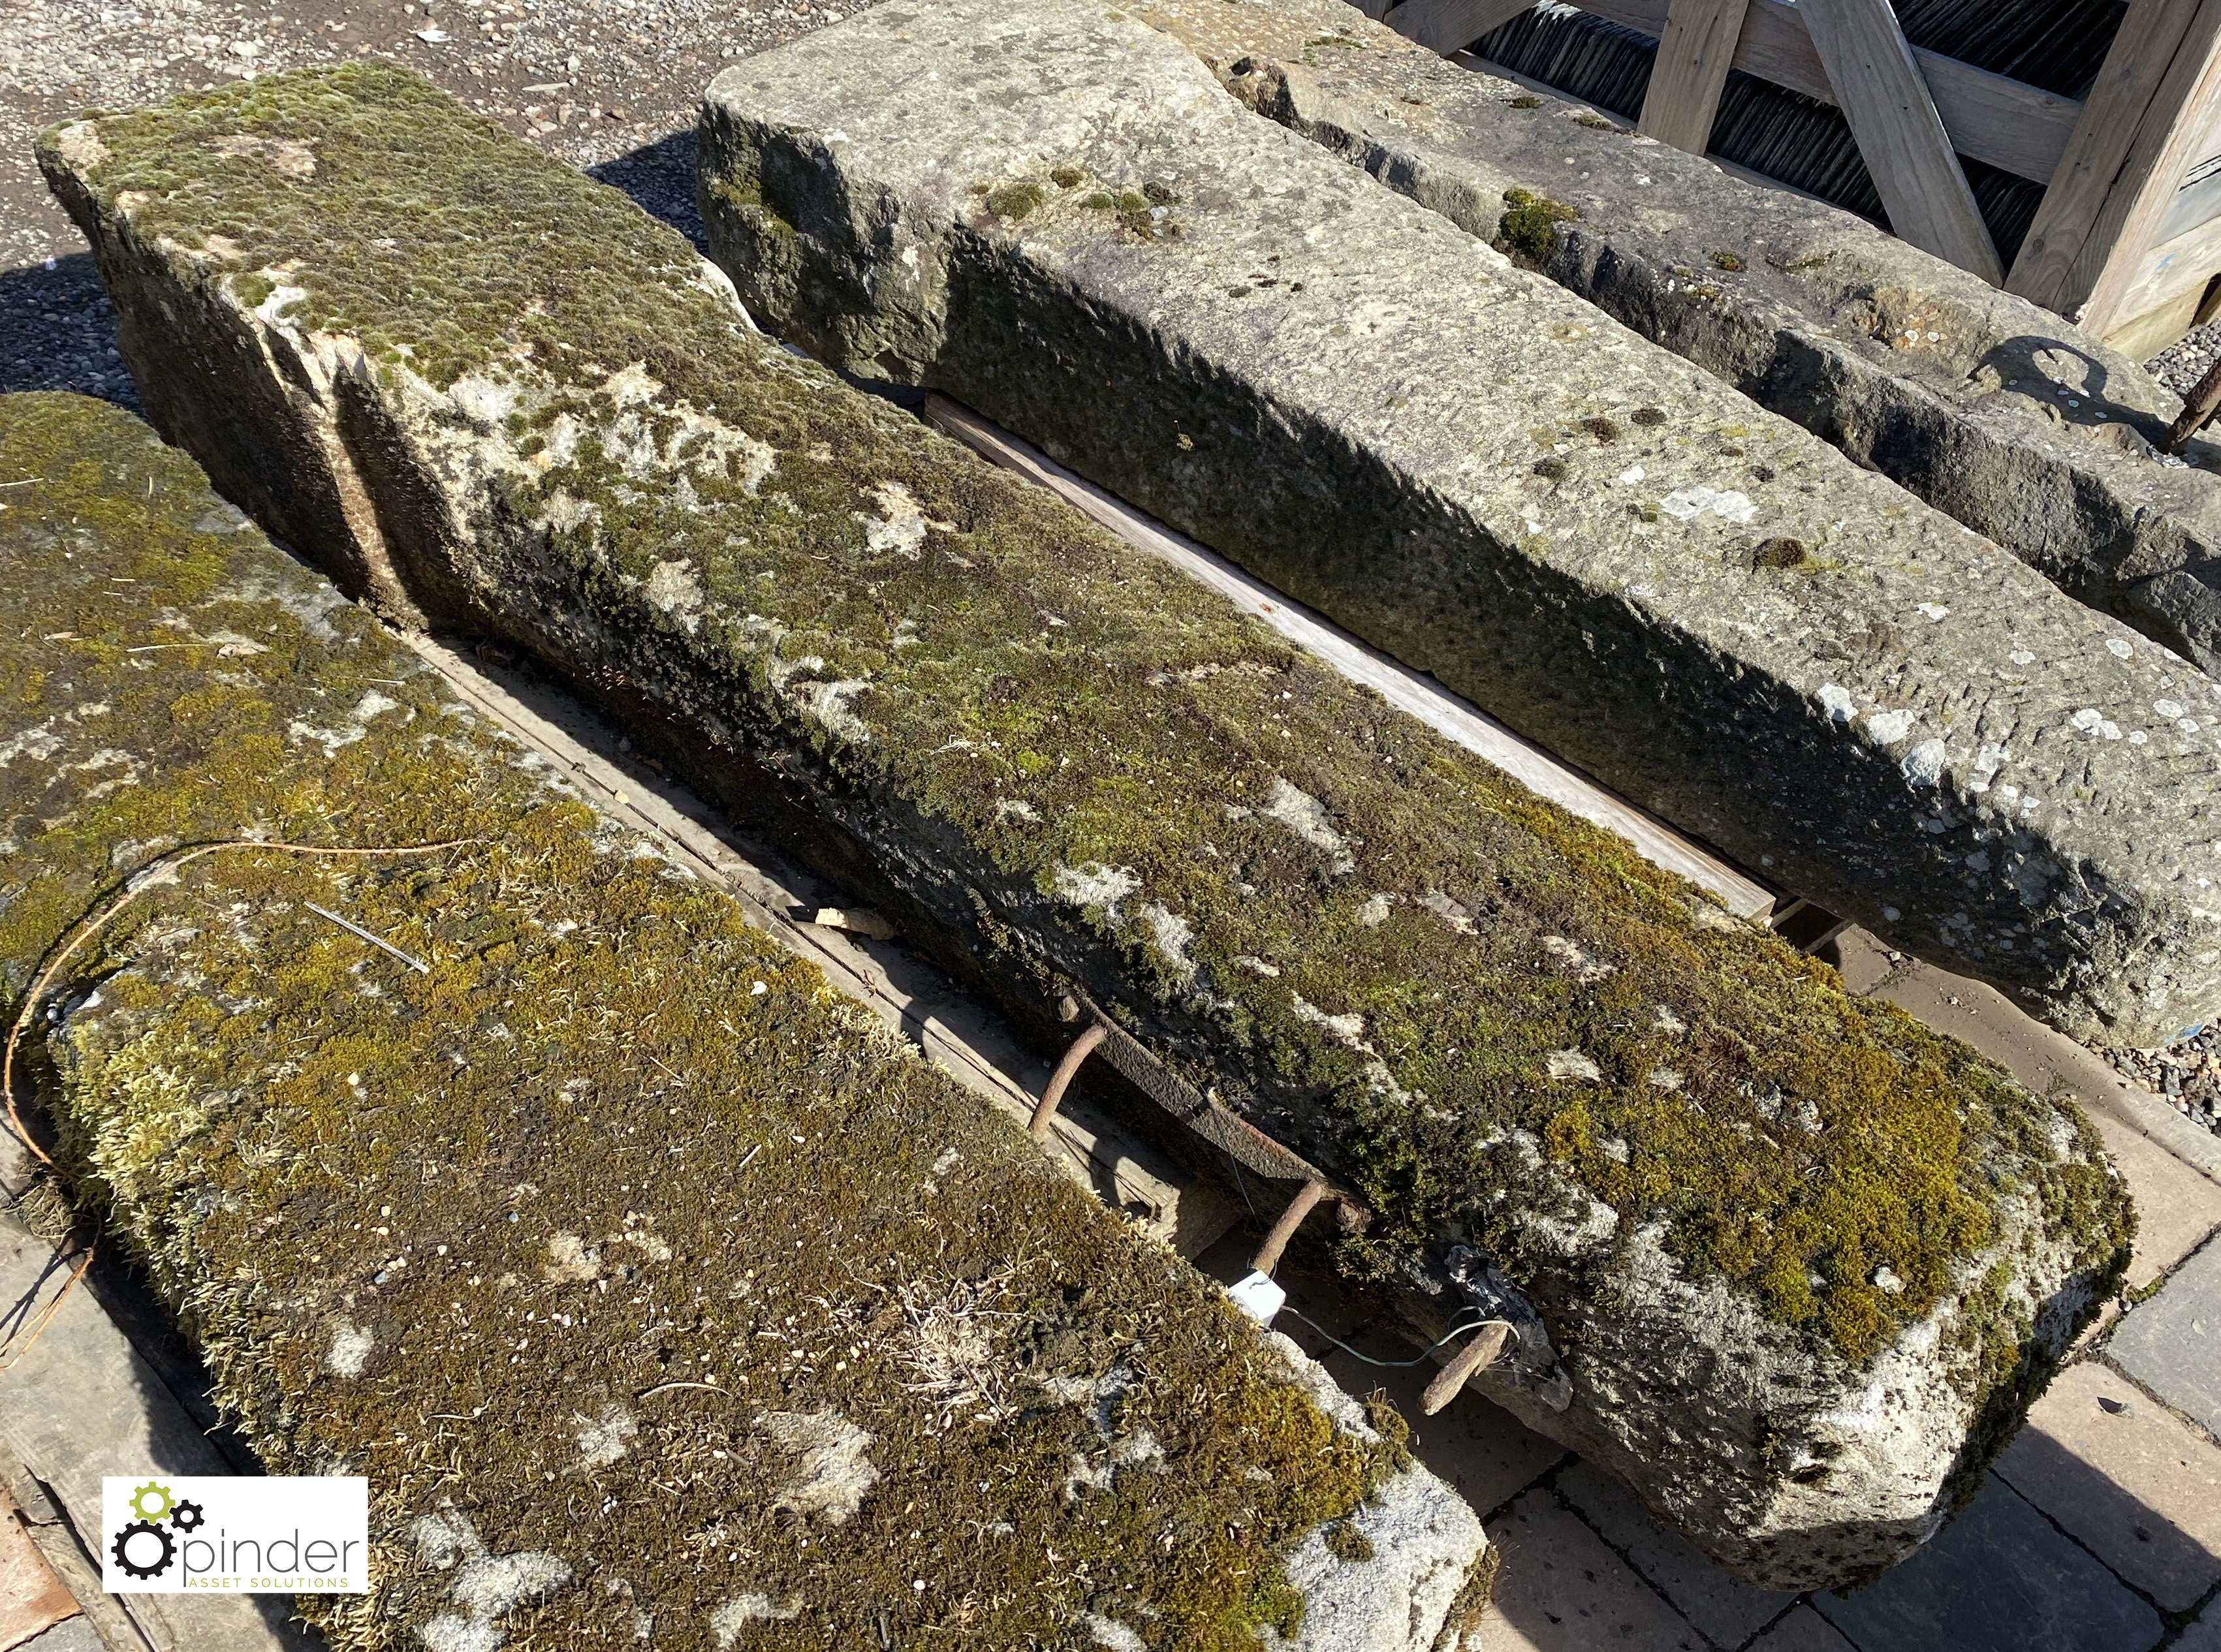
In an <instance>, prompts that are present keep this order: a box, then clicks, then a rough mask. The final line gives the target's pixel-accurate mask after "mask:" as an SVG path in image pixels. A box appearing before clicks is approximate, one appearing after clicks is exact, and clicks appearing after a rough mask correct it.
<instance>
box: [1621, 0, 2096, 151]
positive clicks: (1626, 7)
mask: <svg viewBox="0 0 2221 1652" xmlns="http://www.w3.org/2000/svg"><path fill="white" fill-rule="evenodd" d="M1580 5H1581V9H1582V10H1584V11H1588V12H1593V13H1594V14H1595V15H1596V16H1599V17H1604V18H1607V19H1609V20H1610V21H1611V22H1616V23H1619V24H1621V25H1623V26H1624V27H1626V28H1632V29H1636V30H1639V31H1640V32H1642V33H1643V34H1653V35H1655V34H1661V31H1662V30H1663V29H1664V28H1665V26H1666V20H1667V16H1669V15H1670V13H1669V7H1668V0H1580ZM1912 59H1913V61H1914V62H1915V63H1917V64H1918V65H1919V66H1920V72H1921V74H1922V76H1923V78H1925V79H1926V80H1927V82H1928V90H1929V92H1930V96H1932V97H1934V99H1935V101H1936V113H1937V114H1938V115H1939V116H1942V117H1943V129H1944V130H1945V131H1946V132H1949V134H1950V135H1951V147H1953V148H1954V149H1955V150H1957V151H1958V152H1959V153H1961V154H1962V155H1965V156H1966V157H1967V158H1968V160H1979V161H1981V162H1982V163H1983V164H1985V165H1986V166H1999V167H2002V168H2004V169H2005V171H2006V172H2011V173H2012V174H2013V176H2014V177H2016V178H2030V179H2031V180H2033V181H2034V182H2036V183H2038V184H2048V183H2049V182H2050V181H2051V177H2052V174H2053V173H2054V172H2056V171H2057V170H2058V168H2059V161H2060V157H2061V155H2063V154H2065V153H2066V152H2067V144H2068V139H2069V138H2070V137H2071V136H2072V135H2073V134H2074V124H2075V122H2076V120H2077V119H2078V118H2079V117H2080V115H2081V112H2082V105H2081V104H2080V103H2077V102H2076V101H2075V100H2074V98H2072V97H2060V96H2059V95H2058V94H2057V93H2056V92H2049V91H2044V90H2043V88H2042V87H2041V86H2031V85H2030V84H2027V83H2026V82H2024V81H2020V80H2014V79H2011V78H2008V77H2006V76H2005V75H2000V74H1992V73H1990V72H1989V71H1987V70H1986V69H1977V68H1976V67H1974V65H1973V64H1971V63H1961V62H1960V61H1959V59H1956V58H1947V57H1944V56H1943V55H1941V54H1940V53H1935V52H1929V51H1924V50H1923V49H1922V48H1921V47H1917V46H1916V47H1913V48H1912ZM1732 66H1733V67H1735V68H1737V69H1740V70H1742V72H1744V73H1745V74H1749V75H1755V76H1757V77H1758V78H1760V79H1761V80H1770V81H1772V82H1774V84H1776V85H1778V86H1786V87H1788V88H1789V90H1790V91H1799V92H1802V93H1804V94H1805V96H1806V97H1816V98H1817V99H1819V101H1820V102H1822V103H1834V102H1835V101H1836V91H1835V88H1834V87H1833V86H1831V85H1830V84H1829V82H1828V72H1827V70H1826V69H1825V68H1824V66H1822V65H1821V62H1820V53H1819V52H1818V50H1817V48H1816V47H1814V46H1813V44H1812V37H1811V35H1810V34H1807V33H1806V32H1805V20H1804V18H1803V17H1801V16H1799V15H1798V9H1797V8H1796V7H1795V6H1794V5H1792V4H1790V3H1788V0H1750V4H1749V12H1748V13H1747V14H1746V16H1745V17H1744V19H1743V26H1742V38H1741V39H1740V40H1739V41H1737V42H1736V54H1735V60H1734V63H1733V65H1732Z"/></svg>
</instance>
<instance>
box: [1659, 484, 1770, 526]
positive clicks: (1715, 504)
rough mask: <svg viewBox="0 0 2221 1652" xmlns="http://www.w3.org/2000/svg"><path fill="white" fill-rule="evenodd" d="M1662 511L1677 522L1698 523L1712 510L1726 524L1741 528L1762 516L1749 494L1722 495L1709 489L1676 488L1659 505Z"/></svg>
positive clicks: (1731, 493)
mask: <svg viewBox="0 0 2221 1652" xmlns="http://www.w3.org/2000/svg"><path fill="white" fill-rule="evenodd" d="M1658 508H1659V509H1660V510H1662V511H1664V512H1665V513H1666V514H1667V516H1671V517H1673V518H1674V520H1675V521H1677V522H1694V521H1695V520H1696V519H1697V518H1698V517H1699V516H1703V515H1704V514H1705V512H1706V511H1707V510H1709V511H1711V513H1712V515H1714V516H1717V517H1718V518H1719V519H1720V520H1721V521H1722V522H1728V523H1735V524H1736V526H1737V527H1742V525H1743V524H1745V523H1748V522H1749V521H1750V519H1751V518H1752V517H1753V516H1756V515H1757V514H1758V507H1757V506H1756V505H1755V504H1752V503H1751V501H1750V497H1749V495H1748V494H1743V493H1738V492H1736V491H1734V490H1733V489H1730V490H1728V491H1725V492H1720V491H1715V490H1713V489H1711V488H1708V487H1685V488H1676V489H1675V490H1674V491H1673V492H1671V493H1669V494H1667V496H1666V497H1664V498H1662V499H1661V500H1660V501H1659V502H1658Z"/></svg>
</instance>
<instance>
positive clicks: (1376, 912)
mask: <svg viewBox="0 0 2221 1652" xmlns="http://www.w3.org/2000/svg"><path fill="white" fill-rule="evenodd" d="M1394 899H1395V898H1394V897H1393V896H1392V895H1374V896H1373V897H1371V898H1368V899H1367V901H1366V902H1365V904H1363V905H1361V906H1360V907H1359V908H1358V909H1357V921H1358V922H1359V923H1362V924H1363V925H1364V926H1365V927H1366V928H1367V929H1379V928H1380V926H1381V925H1382V924H1384V923H1386V922H1387V921H1388V913H1389V910H1390V907H1391V905H1392V903H1393V901H1394Z"/></svg>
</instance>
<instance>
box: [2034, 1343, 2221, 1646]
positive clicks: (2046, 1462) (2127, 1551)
mask: <svg viewBox="0 0 2221 1652" xmlns="http://www.w3.org/2000/svg"><path fill="white" fill-rule="evenodd" d="M1997 1472H1998V1475H1999V1478H2000V1479H2001V1480H2004V1481H2005V1483H2006V1484H2007V1485H2009V1486H2011V1487H2012V1488H2013V1489H2014V1490H2015V1491H2017V1492H2019V1493H2020V1494H2021V1495H2022V1496H2023V1497H2024V1498H2026V1499H2028V1500H2029V1501H2030V1503H2032V1504H2034V1505H2036V1507H2037V1508H2039V1509H2041V1510H2043V1512H2044V1513H2045V1514H2046V1515H2048V1516H2049V1517H2050V1518H2051V1519H2052V1520H2053V1522H2054V1523H2055V1524H2057V1525H2058V1526H2059V1528H2060V1530H2062V1531H2066V1532H2068V1533H2070V1534H2071V1535H2072V1536H2074V1537H2075V1538H2076V1539H2077V1540H2078V1541H2080V1542H2081V1543H2082V1544H2083V1546H2084V1547H2085V1548H2086V1549H2089V1550H2090V1551H2091V1553H2093V1554H2094V1555H2097V1556H2098V1558H2099V1559H2100V1560H2102V1561H2105V1564H2106V1565H2108V1566H2110V1567H2112V1568H2113V1570H2114V1571H2115V1572H2117V1573H2118V1574H2120V1576H2122V1577H2123V1578H2124V1579H2126V1580H2128V1581H2129V1582H2130V1583H2132V1584H2134V1585H2135V1586H2137V1588H2139V1589H2141V1590H2143V1592H2144V1593H2146V1594H2148V1595H2149V1596H2150V1597H2151V1598H2152V1599H2154V1600H2155V1601H2157V1602H2158V1603H2159V1605H2160V1609H2161V1610H2162V1611H2188V1610H2189V1609H2190V1608H2191V1607H2193V1606H2194V1605H2197V1604H2198V1603H2199V1601H2200V1600H2202V1599H2205V1596H2206V1594H2207V1593H2208V1592H2209V1591H2211V1590H2212V1587H2213V1586H2214V1585H2215V1584H2216V1583H2221V1447H2217V1446H2215V1445H2214V1443H2213V1442H2212V1441H2211V1440H2206V1439H2201V1438H2200V1437H2199V1436H2198V1434H2197V1433H2196V1432H2195V1431H2194V1430H2193V1429H2192V1428H2191V1427H2190V1426H2189V1425H2188V1424H2186V1423H2184V1422H2183V1421H2182V1419H2181V1418H2180V1417H2174V1416H2173V1415H2171V1414H2170V1413H2168V1411H2165V1410H2163V1409H2162V1408H2161V1407H2160V1406H2157V1405H2153V1404H2152V1403H2151V1401H2150V1400H2149V1399H2147V1398H2145V1396H2144V1395H2143V1393H2142V1392H2139V1391H2138V1390H2137V1388H2136V1386H2134V1385H2133V1384H2130V1383H2128V1382H2124V1381H2123V1380H2122V1379H2121V1376H2120V1374H2119V1373H2118V1372H2116V1371H2112V1370H2109V1369H2107V1368H2106V1367H2105V1366H2103V1365H2100V1364H2099V1363H2097V1362H2096V1361H2085V1362H2083V1363H2082V1364H2080V1365H2072V1366H2069V1367H2068V1368H2067V1369H2066V1370H2064V1371H2062V1372H2061V1373H2060V1374H2059V1380H2058V1381H2056V1382H2055V1383H2053V1384H2052V1385H2051V1386H2050V1388H2049V1390H2048V1391H2046V1392H2045V1394H2044V1396H2043V1399H2040V1400H2038V1401H2037V1402H2036V1405H2034V1406H2032V1407H2031V1408H2030V1411H2029V1417H2028V1426H2027V1427H2026V1428H2025V1429H2023V1430H2021V1433H2020V1437H2019V1438H2018V1439H2016V1440H2015V1441H2014V1442H2012V1444H2011V1446H2010V1447H2009V1448H2007V1449H2006V1450H2005V1455H2003V1456H2001V1457H1999V1459H1998V1469H1997Z"/></svg>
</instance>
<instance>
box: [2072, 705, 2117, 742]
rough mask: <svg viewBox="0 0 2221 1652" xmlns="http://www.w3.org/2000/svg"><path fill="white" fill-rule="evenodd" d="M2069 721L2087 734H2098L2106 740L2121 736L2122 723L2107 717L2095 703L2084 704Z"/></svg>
mask: <svg viewBox="0 0 2221 1652" xmlns="http://www.w3.org/2000/svg"><path fill="white" fill-rule="evenodd" d="M2067 721H2068V723H2069V724H2071V725H2072V726H2073V727H2074V728H2075V729H2080V731H2081V732H2082V733H2084V734H2086V735H2098V736H2099V737H2100V738H2101V739H2105V740H2118V739H2119V738H2120V737H2121V725H2120V724H2119V723H2115V722H2113V721H2112V719H2111V718H2109V717H2107V716H2105V713H2104V712H2102V711H2100V710H2098V708H2097V707H2095V706H2093V705H2086V706H2084V707H2083V708H2082V709H2081V710H2079V711H2077V712H2076V713H2075V714H2074V716H2071V717H2069V718H2068V719H2067Z"/></svg>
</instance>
